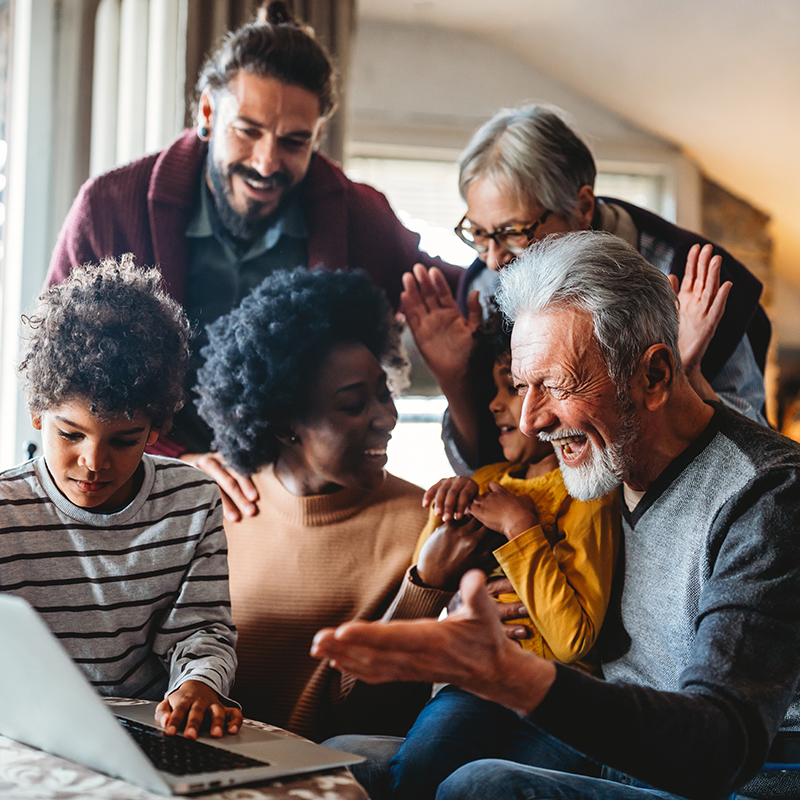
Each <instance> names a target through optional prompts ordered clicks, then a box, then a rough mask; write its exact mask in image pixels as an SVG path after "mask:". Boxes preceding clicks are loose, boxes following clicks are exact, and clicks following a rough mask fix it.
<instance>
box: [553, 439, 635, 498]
mask: <svg viewBox="0 0 800 800" xmlns="http://www.w3.org/2000/svg"><path fill="white" fill-rule="evenodd" d="M586 447H588V448H589V453H588V455H587V457H586V458H585V459H584V462H583V463H582V464H580V465H579V466H577V467H573V466H570V465H569V464H568V463H567V462H565V461H564V459H563V457H562V454H561V448H560V447H555V448H554V449H555V451H556V457H557V458H558V463H559V464H560V466H561V474H562V476H563V477H564V485H565V486H566V487H567V491H568V492H569V493H570V494H571V495H572V496H573V497H574V498H575V499H576V500H596V499H597V498H598V497H602V496H603V495H606V494H608V493H609V492H610V491H613V490H614V489H616V488H617V486H619V485H620V483H622V468H621V463H620V461H621V459H619V458H618V454H617V453H615V452H612V448H606V449H604V450H602V451H598V450H597V448H595V446H594V444H593V443H592V440H591V439H589V438H588V437H587V439H586Z"/></svg>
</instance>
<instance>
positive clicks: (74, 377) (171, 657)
mask: <svg viewBox="0 0 800 800" xmlns="http://www.w3.org/2000/svg"><path fill="white" fill-rule="evenodd" d="M23 322H24V323H25V324H26V332H25V335H24V340H25V341H24V353H23V358H22V363H21V365H20V367H19V370H20V373H21V374H22V377H23V382H24V385H25V389H26V394H27V399H28V406H29V409H30V413H31V420H32V422H33V426H34V428H36V429H37V430H40V431H41V432H42V443H43V451H44V452H43V455H42V457H40V458H37V459H34V460H32V461H28V462H26V463H24V464H22V465H21V466H18V467H14V468H12V469H9V470H6V471H5V472H2V473H0V591H3V592H9V593H12V594H15V595H19V596H21V597H24V598H25V599H26V600H27V601H28V602H29V603H31V605H32V606H34V608H36V609H37V610H38V612H39V613H40V614H41V615H42V617H43V618H44V620H45V621H46V622H47V624H48V625H49V626H50V628H51V629H52V630H53V632H54V633H55V635H56V636H57V637H58V638H59V640H60V641H61V643H62V645H63V646H64V647H65V649H66V650H67V652H68V653H69V654H70V656H71V657H72V658H73V659H74V660H75V662H76V663H77V664H78V665H79V666H80V667H82V669H83V671H84V673H85V674H86V675H87V677H88V679H89V680H90V681H91V683H92V684H93V685H94V687H95V688H96V689H97V691H98V692H100V693H101V694H103V695H115V696H125V697H135V698H144V699H161V698H163V699H161V702H160V703H159V705H158V706H157V708H156V721H157V722H158V723H159V724H161V725H162V726H163V727H164V728H165V730H166V732H167V733H168V734H174V733H177V732H178V729H179V728H183V729H184V735H186V736H188V737H190V738H196V736H197V733H198V731H199V728H200V725H201V724H202V722H203V720H204V719H205V718H206V717H208V718H209V719H210V732H211V735H212V736H222V735H223V733H224V732H226V731H227V732H228V733H236V732H237V731H238V729H239V727H240V725H241V720H242V714H241V711H240V710H239V709H238V708H235V707H233V706H234V704H233V703H232V702H231V701H230V700H228V698H227V694H228V692H229V690H230V687H231V684H232V682H233V676H234V672H235V670H236V655H235V652H234V647H235V645H236V631H235V628H234V626H233V623H232V621H231V616H230V599H229V593H228V568H227V544H226V540H225V534H224V531H223V528H222V510H221V501H220V495H219V490H218V489H217V486H216V484H215V483H214V481H212V480H211V479H210V478H208V477H206V476H205V475H204V474H203V473H201V472H199V471H198V470H196V469H194V467H190V466H188V465H186V464H183V463H181V462H180V461H176V460H173V459H169V458H162V457H155V456H150V455H146V454H145V452H144V450H145V447H146V446H147V445H151V444H153V443H154V442H155V441H156V439H157V438H158V435H159V433H160V432H161V431H165V430H166V429H168V427H169V424H170V420H171V418H172V415H173V414H174V413H175V412H176V411H177V410H178V409H179V408H180V407H181V405H182V404H183V389H182V386H183V379H184V375H185V372H186V367H187V363H188V358H189V351H188V341H189V323H188V321H187V319H186V315H185V314H184V313H183V311H182V310H181V308H180V306H179V305H178V304H177V303H176V302H175V301H174V300H172V299H171V298H170V297H169V296H168V295H167V294H166V293H165V292H164V291H163V290H162V289H161V275H160V274H159V272H158V271H157V270H155V269H141V268H137V267H136V266H135V265H134V264H133V259H132V258H131V257H123V258H122V259H121V260H120V262H116V261H114V260H113V259H106V260H104V261H103V262H102V263H101V264H100V265H99V266H97V265H86V266H85V267H83V268H81V269H77V270H74V271H73V272H72V274H71V275H70V277H69V279H68V280H67V281H65V282H64V283H62V284H59V285H57V286H53V287H51V288H49V289H47V290H45V291H44V292H43V293H42V295H41V297H40V298H39V308H38V309H37V312H36V314H35V316H32V317H30V318H23Z"/></svg>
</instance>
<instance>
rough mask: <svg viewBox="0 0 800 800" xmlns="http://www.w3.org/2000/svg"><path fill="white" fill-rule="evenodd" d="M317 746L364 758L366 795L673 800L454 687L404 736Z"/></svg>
mask: <svg viewBox="0 0 800 800" xmlns="http://www.w3.org/2000/svg"><path fill="white" fill-rule="evenodd" d="M324 744H326V745H328V746H330V747H335V748H337V749H338V750H346V751H348V752H350V753H356V754H358V755H363V756H365V757H366V759H367V760H366V761H365V762H363V763H361V764H355V765H353V766H352V767H351V768H350V769H351V770H352V771H353V774H354V775H355V777H356V779H357V780H358V781H359V783H361V785H362V786H363V787H364V788H365V789H366V790H367V793H368V794H369V796H370V798H371V799H372V800H390V798H392V799H393V800H394V798H397V800H400V798H408V799H409V800H411V799H412V798H413V800H432V798H433V797H434V796H435V798H436V800H506V798H508V799H509V800H512V798H513V799H519V800H532V798H548V799H549V798H559V800H579V798H580V800H653V799H654V798H659V799H660V800H680V798H678V797H677V795H673V794H670V793H669V792H663V791H660V790H657V789H653V788H651V787H649V786H647V785H646V784H644V783H641V782H639V781H636V780H635V779H634V778H631V777H630V776H628V775H625V774H624V773H621V772H617V771H616V770H612V769H610V768H608V767H603V766H601V765H600V764H598V763H597V762H595V761H592V760H591V759H589V758H587V757H586V756H584V755H583V754H581V753H579V752H578V751H577V750H574V749H573V748H571V747H570V746H569V745H566V744H564V743H563V742H561V741H560V740H559V739H556V738H555V737H553V736H550V735H549V734H547V733H545V732H544V731H542V730H540V729H539V728H537V727H536V726H535V725H532V724H531V723H529V722H526V721H525V720H523V719H521V718H520V717H518V716H517V715H516V714H514V713H513V712H511V711H509V710H508V709H505V708H503V707H502V706H499V705H497V704H495V703H490V702H488V701H485V700H481V699H480V698H477V697H475V696H474V695H471V694H469V693H468V692H464V691H462V690H460V689H456V688H455V687H446V688H444V689H442V691H440V692H439V694H437V695H436V697H435V698H433V699H432V700H431V701H430V702H429V703H428V705H426V706H425V708H424V709H423V711H422V713H421V714H420V716H419V718H418V719H417V722H416V723H414V726H413V728H412V729H411V731H410V732H409V736H408V739H406V740H405V742H404V740H403V739H399V738H396V737H393V736H356V735H346V736H336V737H334V738H333V739H329V740H328V741H326V742H324ZM532 765H536V766H532ZM437 787H438V791H437ZM393 789H394V793H393Z"/></svg>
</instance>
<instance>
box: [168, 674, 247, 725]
mask: <svg viewBox="0 0 800 800" xmlns="http://www.w3.org/2000/svg"><path fill="white" fill-rule="evenodd" d="M206 714H210V715H211V730H210V733H211V735H212V736H215V737H217V738H219V737H220V736H222V734H223V732H224V731H225V730H227V732H228V733H238V732H239V728H241V726H242V712H241V711H240V710H239V709H238V708H231V707H229V706H225V705H223V704H222V703H221V702H220V699H219V696H218V695H217V693H216V692H215V691H214V690H213V689H212V688H211V687H210V686H209V685H208V684H205V683H203V682H202V681H192V680H188V681H184V682H183V683H182V684H181V685H180V686H179V687H178V688H177V689H176V690H175V691H174V692H173V693H172V694H170V695H168V696H167V697H165V698H164V699H163V700H162V701H161V702H160V703H159V704H158V705H157V706H156V722H157V723H158V724H159V725H161V727H162V728H164V732H165V733H166V734H167V735H168V736H174V735H175V734H176V733H178V730H179V729H180V727H181V724H182V723H183V721H184V719H185V720H186V727H185V728H184V731H183V735H184V736H185V737H186V738H187V739H196V738H197V734H198V733H199V731H200V726H201V725H202V724H203V719H204V718H205V716H206ZM226 723H227V728H226V727H225V724H226Z"/></svg>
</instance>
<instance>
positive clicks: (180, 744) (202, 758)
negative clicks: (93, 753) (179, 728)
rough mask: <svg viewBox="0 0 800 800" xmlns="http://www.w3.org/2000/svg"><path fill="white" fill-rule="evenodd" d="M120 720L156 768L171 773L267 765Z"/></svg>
mask: <svg viewBox="0 0 800 800" xmlns="http://www.w3.org/2000/svg"><path fill="white" fill-rule="evenodd" d="M117 719H118V720H119V721H120V724H121V725H122V727H123V728H125V730H127V731H128V733H129V734H130V735H131V736H133V738H134V739H135V740H136V743H137V744H138V745H139V747H141V748H142V750H143V751H144V753H145V755H146V756H147V757H148V758H149V759H150V760H151V761H152V762H153V764H155V766H156V768H157V769H160V770H163V771H164V772H169V773H170V774H171V775H197V774H199V773H201V772H222V771H226V770H231V769H241V768H242V767H263V766H264V765H266V764H268V762H266V761H257V760H256V759H254V758H248V757H247V756H240V755H237V754H236V753H231V752H230V751H229V750H222V749H220V748H219V747H213V746H211V745H208V744H205V742H198V741H196V740H194V739H185V738H184V737H183V736H167V735H166V734H165V733H164V732H163V731H161V730H159V729H158V728H151V727H150V726H149V725H142V724H141V723H139V722H134V721H133V720H129V719H123V718H122V717H117Z"/></svg>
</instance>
